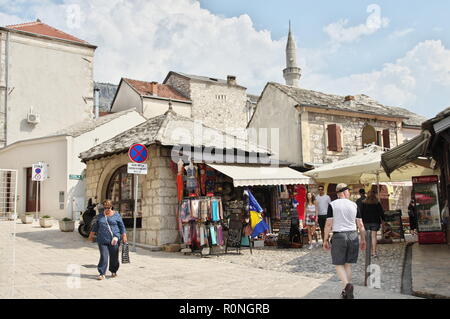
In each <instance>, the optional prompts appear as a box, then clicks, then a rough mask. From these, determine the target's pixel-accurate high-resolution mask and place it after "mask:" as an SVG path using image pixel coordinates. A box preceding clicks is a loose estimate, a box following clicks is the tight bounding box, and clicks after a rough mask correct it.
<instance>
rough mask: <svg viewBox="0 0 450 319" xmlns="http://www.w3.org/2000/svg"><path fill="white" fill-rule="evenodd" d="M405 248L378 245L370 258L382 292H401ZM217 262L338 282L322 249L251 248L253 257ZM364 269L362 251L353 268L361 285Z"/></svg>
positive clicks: (402, 245) (247, 254) (228, 257)
mask: <svg viewBox="0 0 450 319" xmlns="http://www.w3.org/2000/svg"><path fill="white" fill-rule="evenodd" d="M320 243H321V242H320ZM405 245H406V244H405V243H404V242H402V243H398V242H397V243H394V244H389V245H378V258H375V259H372V264H377V265H379V266H380V270H381V289H382V290H386V291H390V292H395V293H400V292H401V278H402V270H403V261H404V253H405ZM217 261H219V262H227V263H232V264H240V265H245V266H249V267H254V268H259V269H268V270H273V271H279V272H284V273H293V274H297V275H302V276H307V277H309V278H317V279H325V280H330V281H333V282H338V281H339V279H338V278H337V276H336V275H335V267H334V266H333V265H332V264H331V255H330V252H326V251H324V250H323V249H322V248H321V247H316V248H313V249H312V250H308V249H307V248H300V249H278V248H276V247H264V248H257V249H253V254H250V250H248V249H245V250H244V249H243V250H242V255H237V254H228V255H223V256H221V257H220V258H219V259H217ZM364 268H365V252H361V251H360V253H359V257H358V263H357V264H356V265H355V266H353V282H354V283H355V284H357V285H361V286H363V285H364Z"/></svg>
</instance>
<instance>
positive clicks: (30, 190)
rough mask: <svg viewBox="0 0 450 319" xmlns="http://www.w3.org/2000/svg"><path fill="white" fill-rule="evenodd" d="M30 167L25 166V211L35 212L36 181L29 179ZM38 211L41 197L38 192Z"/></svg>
mask: <svg viewBox="0 0 450 319" xmlns="http://www.w3.org/2000/svg"><path fill="white" fill-rule="evenodd" d="M31 175H32V168H31V167H28V168H27V192H26V193H27V199H26V211H27V212H30V213H34V212H36V191H37V183H38V182H35V181H33V180H31ZM38 211H39V212H40V211H41V198H40V194H39V207H38Z"/></svg>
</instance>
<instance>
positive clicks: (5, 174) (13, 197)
mask: <svg viewBox="0 0 450 319" xmlns="http://www.w3.org/2000/svg"><path fill="white" fill-rule="evenodd" d="M16 217H17V170H10V169H0V220H10V219H15V218H16Z"/></svg>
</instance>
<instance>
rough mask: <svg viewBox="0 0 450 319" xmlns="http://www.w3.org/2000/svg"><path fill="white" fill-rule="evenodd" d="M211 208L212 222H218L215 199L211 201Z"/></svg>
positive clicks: (217, 206) (217, 208)
mask: <svg viewBox="0 0 450 319" xmlns="http://www.w3.org/2000/svg"><path fill="white" fill-rule="evenodd" d="M211 206H212V221H213V222H217V221H219V220H220V213H219V201H218V200H217V199H213V200H211Z"/></svg>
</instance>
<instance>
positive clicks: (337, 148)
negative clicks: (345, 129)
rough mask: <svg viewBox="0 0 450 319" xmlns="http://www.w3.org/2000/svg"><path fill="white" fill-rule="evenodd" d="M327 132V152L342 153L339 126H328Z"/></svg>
mask: <svg viewBox="0 0 450 319" xmlns="http://www.w3.org/2000/svg"><path fill="white" fill-rule="evenodd" d="M327 131H328V150H329V151H333V152H342V129H341V127H340V126H339V125H336V124H330V125H328V126H327Z"/></svg>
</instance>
